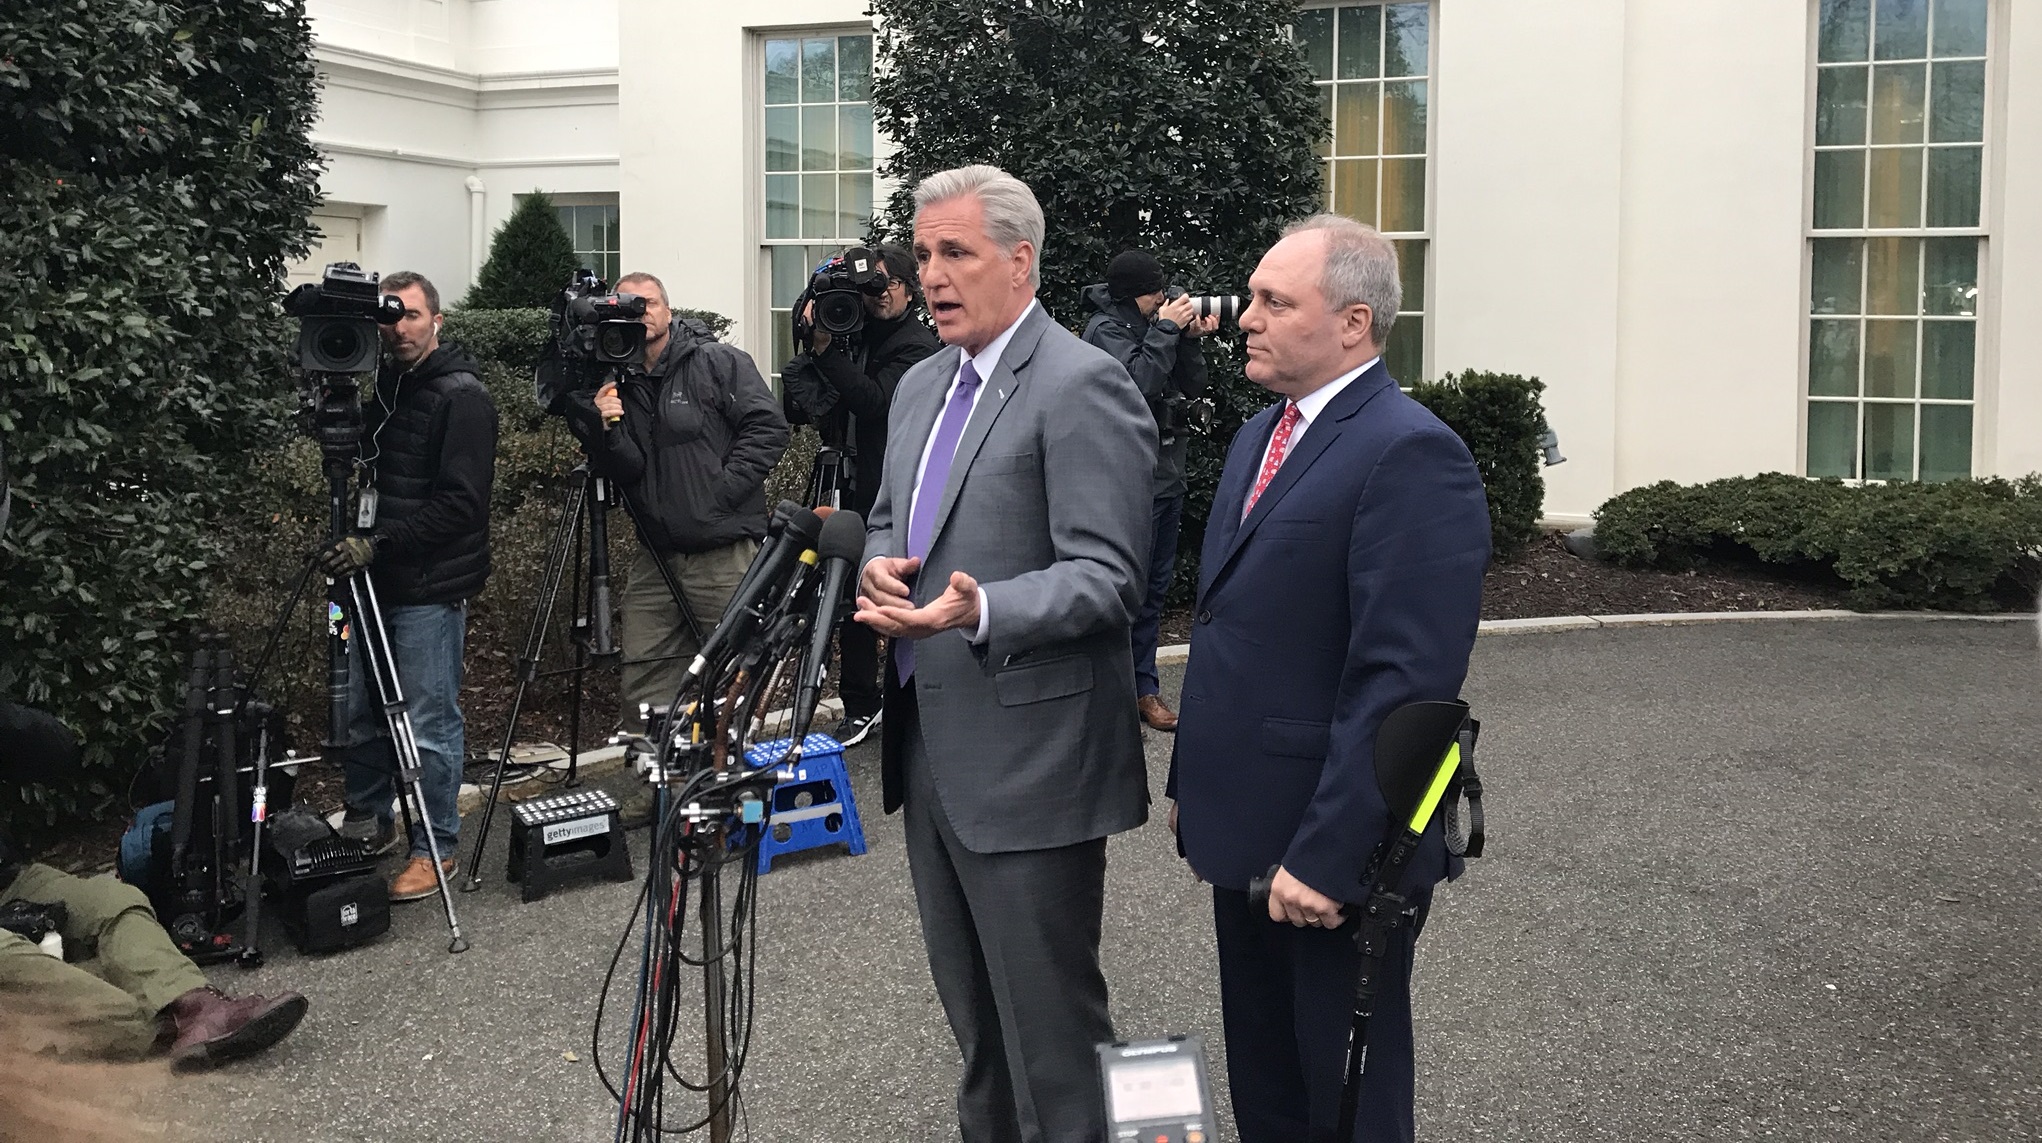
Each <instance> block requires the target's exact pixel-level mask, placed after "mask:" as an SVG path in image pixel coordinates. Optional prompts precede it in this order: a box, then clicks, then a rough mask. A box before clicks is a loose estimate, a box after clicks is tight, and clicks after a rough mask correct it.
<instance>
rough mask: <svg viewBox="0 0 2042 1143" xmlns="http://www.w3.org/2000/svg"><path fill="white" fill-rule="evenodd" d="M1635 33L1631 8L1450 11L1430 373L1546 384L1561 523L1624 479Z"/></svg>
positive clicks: (1442, 38) (1509, 3)
mask: <svg viewBox="0 0 2042 1143" xmlns="http://www.w3.org/2000/svg"><path fill="white" fill-rule="evenodd" d="M1624 23H1625V21H1624V3H1623V0H1443V2H1442V3H1441V4H1440V5H1439V21H1438V37H1439V47H1438V61H1439V62H1438V65H1437V66H1438V68H1439V78H1438V81H1437V84H1438V94H1437V95H1436V96H1435V99H1434V107H1435V112H1434V114H1435V116H1436V120H1437V122H1436V126H1435V128H1434V130H1435V132H1436V134H1435V138H1436V140H1437V144H1436V150H1435V153H1434V159H1433V164H1434V170H1433V175H1432V180H1433V201H1434V203H1435V206H1436V220H1435V222H1434V224H1433V233H1434V235H1435V237H1434V239H1433V252H1432V267H1431V271H1432V272H1431V297H1430V298H1429V299H1428V300H1427V302H1426V305H1427V307H1428V312H1427V315H1426V316H1427V320H1428V322H1429V323H1430V324H1431V326H1432V362H1433V372H1434V374H1435V375H1437V374H1441V373H1447V372H1460V371H1461V370H1464V369H1482V370H1490V371H1495V372H1503V373H1521V374H1526V375H1530V376H1536V377H1539V378H1541V379H1543V380H1544V381H1545V383H1546V386H1547V388H1546V394H1545V402H1546V409H1547V414H1548V420H1549V421H1550V422H1551V424H1552V425H1553V426H1554V427H1555V429H1556V431H1558V432H1559V434H1560V444H1561V448H1562V450H1563V451H1564V452H1565V453H1566V455H1567V457H1568V460H1567V463H1566V464H1563V465H1559V466H1556V467H1553V468H1549V469H1547V470H1546V471H1545V477H1546V506H1547V508H1548V510H1549V511H1554V512H1586V511H1587V510H1588V509H1589V508H1590V507H1593V505H1595V504H1596V503H1598V502H1600V500H1601V499H1602V498H1603V497H1605V496H1607V495H1608V490H1609V488H1610V487H1611V486H1612V485H1613V484H1614V483H1615V480H1616V474H1615V463H1616V452H1615V442H1616V436H1617V425H1616V411H1617V348H1616V346H1617V339H1616V330H1617V323H1618V316H1619V300H1620V296H1621V295H1620V291H1619V288H1618V281H1619V273H1618V254H1619V250H1620V241H1619V240H1620V228H1619V224H1620V221H1621V216H1622V191H1623V179H1622V175H1623V157H1624V147H1623V115H1622V110H1623V95H1624V92H1623V86H1624Z"/></svg>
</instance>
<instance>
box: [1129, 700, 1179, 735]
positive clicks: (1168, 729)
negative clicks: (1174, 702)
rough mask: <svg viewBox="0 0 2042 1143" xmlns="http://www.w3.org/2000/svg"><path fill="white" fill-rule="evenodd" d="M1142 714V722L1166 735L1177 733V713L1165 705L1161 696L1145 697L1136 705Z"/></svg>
mask: <svg viewBox="0 0 2042 1143" xmlns="http://www.w3.org/2000/svg"><path fill="white" fill-rule="evenodd" d="M1134 708H1135V709H1136V710H1138V711H1140V712H1141V715H1142V721H1143V722H1146V723H1148V724H1149V725H1150V726H1152V727H1154V728H1155V729H1157V730H1160V731H1162V732H1163V733H1165V734H1175V733H1177V712H1175V711H1173V710H1171V709H1170V708H1169V707H1167V706H1164V705H1163V697H1162V696H1161V695H1143V696H1142V697H1141V699H1140V700H1139V701H1137V702H1136V703H1135V704H1134Z"/></svg>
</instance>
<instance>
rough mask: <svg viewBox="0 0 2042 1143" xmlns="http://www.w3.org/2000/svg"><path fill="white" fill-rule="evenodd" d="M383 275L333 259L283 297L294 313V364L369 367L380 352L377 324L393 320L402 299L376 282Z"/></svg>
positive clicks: (400, 312)
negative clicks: (317, 276) (318, 274)
mask: <svg viewBox="0 0 2042 1143" xmlns="http://www.w3.org/2000/svg"><path fill="white" fill-rule="evenodd" d="M381 280H382V276H381V275H379V274H377V273H375V272H373V271H369V270H364V269H362V268H361V267H360V266H357V265H355V264H354V263H353V262H334V263H331V264H329V265H328V266H327V267H326V273H325V275H324V276H322V277H321V278H320V279H319V281H317V282H306V283H305V284H304V285H301V286H299V287H298V288H297V289H295V290H292V291H291V292H290V293H289V294H288V295H286V296H285V298H284V312H285V313H287V314H289V315H291V316H292V317H294V318H297V319H298V368H300V369H302V370H304V371H306V372H307V373H367V372H369V371H370V370H372V369H374V368H375V367H376V358H377V356H378V355H379V354H380V353H381V352H382V339H381V338H380V337H379V336H378V335H377V333H376V327H377V326H379V325H395V324H396V323H397V319H398V318H401V317H403V316H404V303H403V302H401V301H399V300H397V296H396V295H395V294H386V293H384V292H383V291H382V289H381V288H380V287H379V285H378V283H379V282H381Z"/></svg>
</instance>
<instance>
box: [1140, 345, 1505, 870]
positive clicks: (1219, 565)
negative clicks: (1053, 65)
mask: <svg viewBox="0 0 2042 1143" xmlns="http://www.w3.org/2000/svg"><path fill="white" fill-rule="evenodd" d="M1282 408H1283V406H1282V404H1281V403H1279V404H1277V405H1273V406H1271V407H1270V408H1268V409H1266V410H1264V411H1263V412H1261V413H1259V414H1257V415H1256V416H1255V417H1254V418H1253V419H1252V420H1250V421H1249V422H1248V423H1247V424H1245V425H1243V426H1242V427H1241V431H1240V433H1239V434H1238V435H1236V436H1235V437H1234V442H1233V445H1232V446H1231V447H1230V448H1229V450H1228V452H1227V464H1226V471H1225V473H1224V474H1223V475H1222V476H1221V478H1220V485H1219V490H1218V492H1217V493H1216V494H1215V496H1214V500H1213V509H1212V518H1211V520H1210V522H1209V523H1208V524H1207V525H1206V532H1205V547H1204V551H1203V554H1202V559H1201V563H1200V566H1199V584H1198V605H1197V608H1196V610H1195V611H1194V616H1195V621H1194V622H1193V624H1192V628H1191V660H1190V663H1189V665H1188V667H1187V668H1186V671H1185V675H1184V695H1183V699H1182V703H1181V705H1180V708H1179V713H1180V721H1179V723H1178V726H1177V743H1176V749H1175V752H1174V754H1173V755H1172V757H1171V763H1170V780H1169V785H1168V793H1169V795H1170V796H1171V797H1173V798H1176V799H1177V802H1178V813H1179V817H1178V838H1179V846H1180V848H1181V849H1182V850H1183V852H1184V855H1185V857H1186V858H1187V859H1188V860H1189V861H1190V862H1191V866H1192V868H1193V869H1194V870H1195V871H1197V873H1198V875H1199V876H1200V877H1203V878H1204V879H1205V880H1207V881H1209V882H1211V883H1212V884H1214V885H1217V886H1220V887H1221V888H1227V889H1246V888H1247V886H1248V882H1249V880H1250V879H1252V878H1255V877H1259V876H1262V875H1263V874H1264V873H1266V872H1267V871H1268V869H1269V867H1270V866H1272V865H1277V864H1281V865H1282V866H1283V867H1284V868H1285V869H1287V870H1289V871H1290V873H1291V875H1292V876H1294V877H1296V878H1298V879H1299V880H1300V881H1303V882H1304V883H1305V884H1306V885H1309V886H1311V887H1312V888H1313V889H1316V890H1318V891H1319V892H1321V893H1324V894H1326V895H1327V896H1329V897H1332V898H1334V899H1335V900H1340V901H1359V900H1361V899H1362V897H1363V896H1364V891H1363V886H1362V881H1361V878H1362V874H1363V873H1364V871H1365V870H1366V867H1367V865H1368V861H1369V857H1370V854H1371V853H1372V852H1373V851H1374V849H1375V847H1376V844H1377V843H1378V842H1380V841H1381V840H1382V839H1383V837H1384V836H1385V833H1386V831H1387V830H1388V829H1389V822H1388V817H1387V812H1386V810H1385V808H1384V805H1383V798H1382V794H1381V792H1380V790H1379V789H1378V788H1377V786H1376V777H1375V738H1376V730H1377V728H1378V727H1380V726H1381V725H1382V722H1383V719H1384V718H1385V717H1387V716H1388V715H1389V713H1390V712H1391V711H1393V710H1395V709H1396V708H1397V707H1399V706H1402V705H1404V704H1405V703H1409V702H1418V701H1422V700H1428V699H1452V698H1455V697H1458V696H1459V694H1460V689H1461V682H1462V680H1463V678H1465V677H1466V675H1467V670H1468V655H1469V653H1470V652H1471V651H1472V650H1473V649H1474V643H1475V630H1476V625H1477V623H1478V622H1479V621H1480V615H1481V602H1482V575H1483V573H1484V572H1485V571H1486V570H1487V569H1488V566H1489V510H1488V503H1487V501H1486V499H1485V498H1484V496H1483V494H1482V478H1481V474H1480V473H1479V472H1478V471H1477V470H1476V468H1475V461H1474V458H1473V457H1472V456H1470V455H1469V453H1468V449H1467V446H1466V445H1464V444H1463V443H1461V439H1460V437H1458V436H1456V435H1455V434H1454V432H1453V430H1451V429H1449V428H1447V427H1446V426H1445V425H1444V424H1442V423H1440V421H1439V419H1438V418H1436V417H1434V416H1433V415H1432V413H1431V412H1430V411H1428V410H1427V409H1426V408H1425V407H1424V406H1422V405H1420V404H1418V403H1417V402H1416V401H1413V400H1412V399H1411V398H1410V397H1408V396H1406V395H1405V394H1404V393H1403V392H1402V391H1401V390H1399V389H1398V388H1397V385H1396V383H1395V382H1394V381H1392V380H1391V378H1390V374H1389V371H1388V370H1387V369H1386V368H1384V366H1383V365H1382V364H1381V363H1380V362H1378V363H1377V364H1375V365H1374V366H1372V367H1371V368H1370V369H1369V370H1368V371H1367V372H1365V373H1363V374H1362V375H1361V376H1359V377H1357V378H1355V379H1354V380H1353V381H1352V382H1350V383H1349V384H1348V386H1347V388H1345V389H1343V390H1342V391H1341V392H1340V393H1339V394H1338V395H1337V396H1335V397H1334V399H1333V400H1332V401H1331V402H1330V403H1329V404H1328V405H1327V406H1326V408H1325V409H1324V410H1322V411H1321V412H1320V414H1319V416H1318V418H1317V419H1316V420H1314V421H1313V422H1312V423H1311V425H1310V427H1309V428H1307V429H1306V430H1305V434H1304V436H1303V437H1301V438H1300V439H1299V440H1298V441H1297V444H1296V446H1295V447H1294V448H1293V449H1292V451H1291V454H1290V455H1289V456H1288V457H1286V458H1285V459H1284V462H1283V466H1282V467H1281V468H1279V469H1278V470H1277V472H1276V476H1275V477H1274V478H1273V479H1272V480H1271V481H1270V483H1269V487H1268V488H1267V489H1265V490H1264V491H1263V493H1262V496H1261V498H1260V499H1259V500H1257V501H1256V504H1255V510H1254V512H1253V513H1251V514H1250V515H1249V516H1248V518H1247V519H1246V520H1243V519H1241V506H1242V505H1243V504H1244V503H1246V501H1247V495H1248V490H1249V488H1250V486H1251V483H1252V481H1253V480H1254V478H1255V475H1256V472H1257V470H1258V469H1259V468H1260V466H1261V463H1262V453H1263V450H1264V448H1265V446H1266V445H1267V444H1268V442H1269V435H1270V433H1271V432H1273V431H1274V429H1275V424H1276V420H1277V418H1278V416H1279V415H1280V413H1281V411H1282ZM1446 872H1447V868H1446V852H1445V846H1444V845H1443V844H1442V843H1441V841H1440V834H1439V827H1438V825H1437V823H1436V822H1435V824H1434V826H1433V828H1432V830H1431V831H1430V833H1429V835H1428V837H1427V840H1426V845H1425V847H1424V848H1423V849H1422V850H1421V851H1420V853H1419V856H1418V859H1417V861H1416V862H1415V863H1414V869H1413V876H1412V882H1413V883H1416V884H1422V885H1430V884H1432V883H1433V882H1435V881H1437V880H1438V879H1439V878H1440V877H1441V876H1442V875H1444V874H1445V873H1446Z"/></svg>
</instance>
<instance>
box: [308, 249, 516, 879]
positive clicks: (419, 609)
mask: <svg viewBox="0 0 2042 1143" xmlns="http://www.w3.org/2000/svg"><path fill="white" fill-rule="evenodd" d="M382 288H383V291H384V292H385V293H387V294H394V295H395V296H396V297H397V298H398V299H399V300H401V301H402V302H403V304H404V313H403V316H402V317H400V318H399V319H398V320H397V322H396V323H395V324H393V325H387V326H384V327H383V328H382V334H383V344H384V349H385V353H384V355H383V361H382V366H381V368H380V369H379V370H378V371H377V374H376V392H375V399H374V400H373V401H371V402H370V403H369V408H368V413H367V417H366V420H365V422H364V434H363V437H362V461H363V464H364V467H365V470H366V471H365V473H364V476H363V480H362V486H363V491H362V496H363V498H364V499H365V500H367V501H368V502H369V506H368V508H367V509H365V510H364V512H363V516H364V518H370V517H372V519H371V520H370V526H369V534H368V535H366V536H363V535H353V536H348V537H345V538H343V539H341V540H338V541H336V542H334V543H333V544H332V545H331V546H329V547H327V548H326V549H325V550H324V551H322V552H320V554H319V565H320V570H321V571H323V572H325V573H326V574H327V575H329V576H333V577H335V578H339V577H341V576H345V575H348V574H351V573H353V572H355V571H358V570H361V569H363V568H367V569H368V570H369V575H370V577H371V580H372V582H373V583H374V584H375V587H376V592H377V595H378V596H379V597H380V599H381V602H382V604H383V621H384V625H385V627H387V628H388V631H389V636H390V649H391V655H392V657H393V658H394V659H395V660H396V663H395V666H396V669H397V677H398V681H399V682H400V683H402V684H403V687H404V696H405V699H406V702H407V704H408V706H409V708H410V713H411V725H412V729H413V732H414V733H415V734H416V735H417V739H418V756H419V762H420V765H421V767H422V768H423V773H422V774H421V776H420V781H419V786H420V788H421V789H422V790H423V792H424V795H425V809H426V813H427V814H428V815H429V816H430V817H431V818H432V831H433V837H434V839H435V840H436V841H437V842H438V843H439V851H440V853H441V855H442V857H441V861H440V864H441V866H442V868H444V869H445V871H446V876H448V877H449V878H451V877H453V875H454V857H453V855H454V853H455V845H456V843H457V842H458V840H459V837H460V830H461V813H460V802H459V798H460V792H461V767H462V763H463V760H464V759H465V758H466V755H467V739H466V730H465V726H464V724H463V721H462V717H461V705H460V697H461V650H462V645H463V643H464V641H465V639H466V637H467V629H468V601H469V600H470V599H473V598H474V597H475V595H476V594H477V593H478V592H480V591H481V590H482V585H483V584H484V583H485V582H487V581H488V579H489V568H490V563H489V490H490V485H491V483H492V482H493V481H494V478H495V473H496V431H497V418H496V402H495V401H494V400H492V399H491V398H490V396H489V390H488V389H487V388H485V387H484V386H483V384H482V380H481V376H480V374H481V370H480V367H478V366H477V365H476V364H475V359H474V358H472V357H470V356H469V355H468V352H467V351H466V350H464V349H462V348H461V347H460V346H458V345H456V344H454V343H452V342H445V343H442V342H441V341H440V336H439V335H440V320H441V319H440V293H439V290H437V289H435V288H434V286H433V284H432V283H431V282H429V281H427V280H426V279H425V278H424V277H423V276H421V275H419V274H414V273H411V272H409V271H400V272H398V273H395V274H389V275H386V276H385V277H384V278H383V280H382ZM359 647H360V640H349V663H350V666H349V670H348V726H347V729H346V732H345V733H344V734H340V735H338V736H337V737H339V738H340V739H341V740H342V742H343V744H344V748H343V752H342V759H343V763H344V769H345V772H346V777H347V815H346V817H345V818H344V819H343V821H342V823H341V831H340V832H341V834H342V835H343V836H346V837H350V838H353V839H355V840H358V841H365V842H368V843H369V844H370V845H371V846H372V847H373V849H374V850H375V852H378V853H382V852H387V851H390V850H393V849H395V848H396V847H397V845H398V844H399V839H398V837H397V828H396V824H395V822H394V821H393V819H392V816H391V809H392V805H393V798H394V797H395V794H396V771H397V759H396V751H395V749H394V748H393V747H392V745H391V742H390V739H389V737H388V730H387V729H386V727H385V723H384V717H383V710H382V707H381V706H380V705H379V704H378V703H377V702H376V701H375V700H374V699H373V698H372V697H371V695H370V682H369V679H368V677H367V676H368V664H367V663H366V662H365V661H364V660H363V656H362V655H361V653H360V651H359ZM425 828H426V826H425V823H423V822H413V823H412V827H411V838H410V842H411V859H410V860H409V861H408V862H407V863H406V864H405V866H404V869H403V870H402V871H401V872H399V873H398V874H397V876H396V878H395V879H394V880H392V881H391V883H390V899H391V900H393V901H416V900H420V899H423V898H427V897H431V896H433V895H434V894H436V893H438V892H439V882H438V879H437V878H435V877H434V876H433V868H432V858H431V856H430V852H431V851H430V849H429V848H428V846H427V842H426V835H425Z"/></svg>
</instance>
